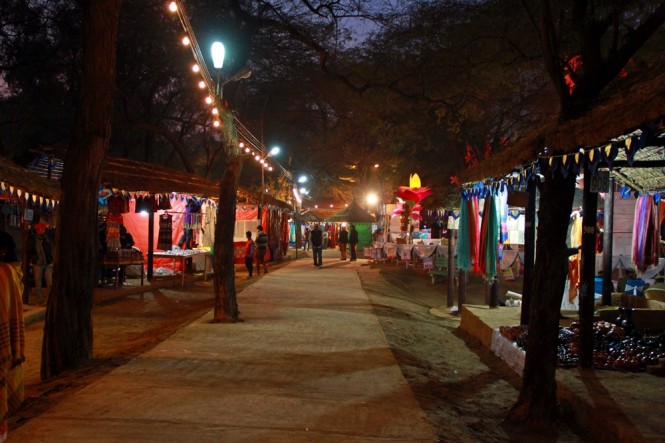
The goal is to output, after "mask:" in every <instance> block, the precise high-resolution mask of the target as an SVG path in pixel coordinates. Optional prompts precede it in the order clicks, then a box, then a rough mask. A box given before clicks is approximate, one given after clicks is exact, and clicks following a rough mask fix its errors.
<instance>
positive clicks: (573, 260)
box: [568, 211, 582, 303]
mask: <svg viewBox="0 0 665 443" xmlns="http://www.w3.org/2000/svg"><path fill="white" fill-rule="evenodd" d="M571 217H572V218H571V227H570V240H569V245H570V247H571V248H577V247H579V246H581V245H582V216H581V215H580V213H579V211H575V212H573V215H572V216H571ZM581 259H582V252H581V250H580V252H578V253H577V254H573V255H571V256H569V257H568V280H570V284H569V291H568V302H569V303H572V302H573V300H575V298H576V297H577V289H578V287H579V285H580V275H581V274H580V265H581V263H582V260H581Z"/></svg>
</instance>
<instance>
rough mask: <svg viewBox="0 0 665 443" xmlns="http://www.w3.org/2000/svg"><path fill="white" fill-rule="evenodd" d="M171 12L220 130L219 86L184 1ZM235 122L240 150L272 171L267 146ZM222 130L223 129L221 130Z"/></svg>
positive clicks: (171, 7)
mask: <svg viewBox="0 0 665 443" xmlns="http://www.w3.org/2000/svg"><path fill="white" fill-rule="evenodd" d="M169 11H171V13H174V14H177V16H178V19H179V20H180V24H181V25H182V28H183V30H184V32H185V34H186V35H185V36H184V37H183V38H182V39H181V43H182V44H183V45H184V46H189V47H190V49H191V51H192V55H193V56H194V60H195V62H196V63H195V64H194V65H193V66H192V71H193V72H194V73H196V74H198V75H200V76H201V78H202V80H200V81H199V84H198V86H199V88H200V89H207V91H208V95H207V96H206V98H205V102H206V103H207V104H208V105H211V106H213V108H212V114H213V126H214V127H215V128H220V127H221V126H222V125H221V122H220V120H219V110H218V109H217V107H216V106H215V100H214V97H216V95H217V90H216V87H217V85H216V84H215V81H214V80H213V78H212V76H211V75H210V71H209V70H208V66H207V64H206V61H205V58H204V57H203V53H202V52H201V48H200V46H199V44H198V41H197V40H196V35H195V34H194V29H193V28H192V25H191V23H190V21H189V18H188V17H187V13H186V10H185V7H184V5H183V4H182V1H180V0H173V1H172V2H171V3H170V4H169ZM233 120H234V122H235V126H236V131H237V133H238V138H239V140H240V142H239V146H238V147H239V149H241V150H242V152H244V153H245V154H249V155H251V156H252V157H254V159H255V160H256V161H258V162H260V164H261V167H262V168H265V169H267V170H268V171H272V170H273V167H272V166H271V165H270V162H268V160H267V157H268V156H266V155H265V154H264V153H265V152H266V150H265V146H264V145H263V144H262V143H261V142H260V141H259V140H258V139H257V138H256V137H255V136H254V135H253V134H252V133H251V132H250V131H249V129H247V128H246V127H245V125H243V124H242V122H240V120H239V119H238V118H237V117H236V116H235V115H234V116H233ZM220 129H222V128H220ZM272 162H273V163H275V164H276V165H277V166H278V168H279V171H280V172H281V173H282V174H284V176H285V177H287V178H288V179H292V178H293V177H292V174H291V173H290V172H289V171H287V170H286V169H285V168H284V167H283V166H282V165H281V164H279V162H277V161H276V160H274V159H273V160H272Z"/></svg>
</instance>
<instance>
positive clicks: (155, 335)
mask: <svg viewBox="0 0 665 443" xmlns="http://www.w3.org/2000/svg"><path fill="white" fill-rule="evenodd" d="M280 266H284V264H281V265H277V266H271V269H276V268H278V267H280ZM238 269H240V268H238ZM359 276H360V279H361V282H362V285H363V288H364V289H365V290H366V292H367V293H368V295H369V297H370V300H371V302H372V304H373V306H374V309H375V312H376V315H377V317H378V318H379V321H380V323H381V326H382V328H383V331H384V334H385V336H386V338H387V340H388V343H389V344H390V347H391V349H392V352H393V354H394V355H395V357H396V359H397V361H398V363H399V365H400V368H401V370H402V372H403V374H404V376H405V378H406V379H407V381H408V382H409V384H410V385H411V387H412V389H413V392H414V393H415V395H416V397H417V399H418V401H419V403H420V405H421V407H422V408H423V410H424V411H425V413H426V414H427V416H428V418H429V420H430V422H431V423H432V425H433V427H434V428H435V429H437V430H438V435H439V441H441V442H476V441H482V442H508V441H525V442H526V441H541V442H542V441H551V442H555V441H556V442H568V441H582V439H580V438H579V437H577V436H576V435H575V434H574V433H573V432H572V431H571V429H570V428H569V427H566V426H562V427H561V428H560V429H556V430H551V431H548V432H546V433H543V432H537V433H534V432H529V431H524V430H519V429H513V428H511V427H510V426H509V425H507V424H506V422H505V418H506V416H507V414H508V411H509V409H510V407H511V406H512V405H513V403H514V402H515V401H516V399H517V395H518V392H519V386H520V384H521V379H520V378H519V377H518V376H517V375H516V374H515V373H514V372H513V371H512V370H510V369H509V368H508V367H507V366H506V365H505V364H504V363H503V362H502V361H501V360H499V359H498V358H497V357H495V356H494V355H493V354H492V353H491V352H490V351H489V350H487V349H486V348H485V347H484V346H483V345H482V344H481V343H480V342H478V341H477V340H475V339H473V338H471V337H469V336H467V335H466V334H464V333H462V332H460V331H459V330H458V326H459V321H460V320H459V317H457V316H446V317H443V318H442V317H437V316H434V315H432V314H430V313H429V309H430V308H431V307H441V306H444V305H445V304H446V292H445V291H446V284H445V283H439V284H436V285H432V284H431V282H430V279H429V278H428V277H427V276H426V275H425V274H424V272H423V271H421V270H413V269H408V270H407V269H405V268H404V267H402V266H397V265H394V264H378V265H371V266H370V265H363V266H361V267H360V269H359ZM255 280H256V279H254V280H247V279H246V273H245V272H244V271H242V270H240V271H239V272H238V273H237V279H236V284H237V287H238V290H239V291H241V290H242V288H243V287H245V286H246V285H248V284H250V283H251V282H252V281H255ZM506 289H510V288H506V287H505V286H504V287H502V291H504V293H505V290H506ZM210 294H211V282H210V281H208V282H202V281H199V282H196V283H195V284H194V285H191V286H186V287H185V288H184V290H182V289H180V288H179V287H176V288H170V289H162V290H158V291H155V292H153V293H148V294H145V295H144V296H140V295H132V296H125V297H121V298H117V299H114V300H111V301H108V302H105V303H104V304H101V305H97V306H95V308H94V310H93V324H94V359H93V360H92V361H91V362H90V364H88V365H86V366H85V367H84V368H81V369H78V370H76V371H72V372H69V373H66V374H63V375H62V376H60V377H57V378H55V379H53V380H49V381H47V382H41V381H40V379H39V355H40V349H41V335H42V328H43V323H41V322H40V323H37V324H33V325H31V326H29V327H28V329H27V343H28V350H27V353H26V354H27V357H28V361H27V362H26V366H25V369H26V401H25V403H24V404H23V406H22V407H21V409H20V410H19V411H18V412H17V413H16V414H14V416H13V417H12V418H11V420H10V426H11V428H16V427H19V426H21V425H22V424H23V423H25V422H26V421H29V420H30V419H31V418H33V417H37V416H39V414H40V413H41V412H42V411H45V410H48V409H50V408H54V407H57V404H58V402H59V401H60V399H62V398H64V397H65V396H68V395H69V394H71V393H72V392H74V391H76V390H78V389H81V388H83V387H84V386H86V385H87V384H89V383H91V382H92V381H94V380H95V379H97V378H99V377H101V376H102V375H104V374H106V373H108V372H109V371H111V370H113V369H114V368H116V367H118V366H120V365H122V364H124V363H126V362H127V361H129V360H130V359H131V358H132V357H134V356H136V355H138V354H140V353H142V352H145V351H146V350H148V349H150V348H152V347H153V346H155V345H156V344H157V343H159V342H161V341H162V340H164V339H165V338H167V337H169V336H170V335H171V334H173V333H174V332H175V331H177V330H178V329H179V328H181V327H182V326H184V325H187V324H189V323H191V322H192V321H194V320H195V319H197V318H199V317H200V316H202V315H203V314H204V313H206V312H208V311H210V310H211V309H212V306H213V302H212V300H211V298H210ZM483 300H484V294H483V290H482V284H481V283H480V282H479V281H478V282H474V281H472V282H471V283H470V288H469V295H468V296H467V302H469V303H483ZM239 309H240V312H241V316H242V304H241V305H240V306H239ZM10 436H11V433H10Z"/></svg>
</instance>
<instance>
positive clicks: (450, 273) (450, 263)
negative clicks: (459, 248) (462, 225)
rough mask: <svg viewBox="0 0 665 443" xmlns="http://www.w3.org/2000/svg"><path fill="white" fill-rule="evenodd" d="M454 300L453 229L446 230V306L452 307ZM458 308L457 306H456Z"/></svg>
mask: <svg viewBox="0 0 665 443" xmlns="http://www.w3.org/2000/svg"><path fill="white" fill-rule="evenodd" d="M454 298H455V229H453V228H450V229H448V299H447V300H446V301H447V305H448V307H449V308H452V307H453V304H454ZM458 308H459V306H458Z"/></svg>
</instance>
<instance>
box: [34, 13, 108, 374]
mask: <svg viewBox="0 0 665 443" xmlns="http://www.w3.org/2000/svg"><path fill="white" fill-rule="evenodd" d="M80 4H81V7H82V10H83V82H82V87H81V102H80V107H79V109H78V112H77V118H76V122H77V124H76V129H75V133H74V137H73V139H72V143H71V146H70V147H69V150H68V155H67V163H66V166H65V170H64V173H63V181H62V190H63V194H62V199H61V205H60V211H59V220H58V228H59V229H58V235H57V237H56V254H55V262H54V273H53V274H54V275H53V276H54V278H53V288H52V290H51V295H50V296H49V299H48V306H47V308H46V320H45V324H44V339H43V349H42V365H41V376H42V378H48V377H52V376H54V375H57V374H59V373H61V372H63V371H65V370H68V369H72V368H75V367H77V366H79V365H80V364H81V363H82V362H83V361H85V360H87V359H89V358H90V357H91V356H92V316H91V311H92V302H93V298H92V295H93V288H94V287H95V283H96V282H95V278H96V275H97V254H98V244H97V241H98V240H97V192H98V189H99V184H100V181H101V173H102V167H103V164H104V159H105V157H106V152H107V149H108V144H109V140H110V137H111V109H112V106H113V91H114V89H115V53H116V32H117V27H118V14H119V11H120V0H86V1H83V0H82V1H81V2H80Z"/></svg>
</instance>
